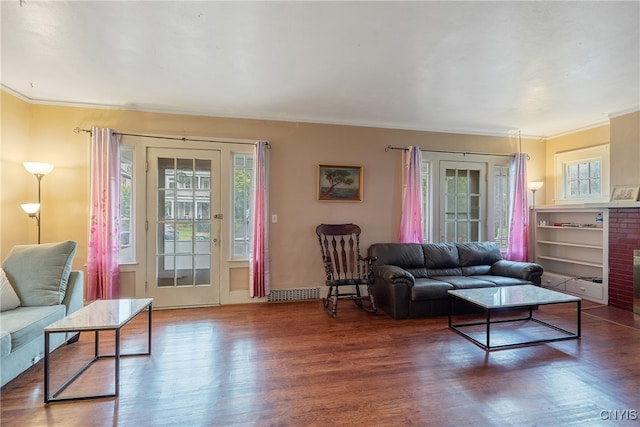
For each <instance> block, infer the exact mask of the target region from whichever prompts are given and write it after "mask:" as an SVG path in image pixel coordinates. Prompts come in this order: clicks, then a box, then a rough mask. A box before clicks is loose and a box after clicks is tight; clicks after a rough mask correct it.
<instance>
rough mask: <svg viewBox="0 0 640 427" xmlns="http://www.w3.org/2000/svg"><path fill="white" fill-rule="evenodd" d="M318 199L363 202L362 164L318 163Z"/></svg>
mask: <svg viewBox="0 0 640 427" xmlns="http://www.w3.org/2000/svg"><path fill="white" fill-rule="evenodd" d="M318 200H320V201H324V202H361V201H362V166H334V165H318Z"/></svg>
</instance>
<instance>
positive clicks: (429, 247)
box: [422, 243, 460, 276]
mask: <svg viewBox="0 0 640 427" xmlns="http://www.w3.org/2000/svg"><path fill="white" fill-rule="evenodd" d="M422 250H423V251H424V265H425V267H427V270H430V269H432V268H435V269H447V268H457V267H459V266H460V264H459V261H458V248H457V247H456V246H455V245H454V244H451V243H426V244H424V245H422ZM429 275H430V276H432V275H433V273H432V272H431V271H429Z"/></svg>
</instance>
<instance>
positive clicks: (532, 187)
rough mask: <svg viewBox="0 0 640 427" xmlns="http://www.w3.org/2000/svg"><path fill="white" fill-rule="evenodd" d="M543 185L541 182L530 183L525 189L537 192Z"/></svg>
mask: <svg viewBox="0 0 640 427" xmlns="http://www.w3.org/2000/svg"><path fill="white" fill-rule="evenodd" d="M543 185H544V182H542V181H532V182H530V183H529V184H528V185H527V187H528V188H529V190H531V191H538V190H539V189H541V188H542V186H543Z"/></svg>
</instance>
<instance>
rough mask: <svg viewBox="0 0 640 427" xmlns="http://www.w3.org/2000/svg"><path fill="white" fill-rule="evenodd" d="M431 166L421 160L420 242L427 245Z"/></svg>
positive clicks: (429, 234)
mask: <svg viewBox="0 0 640 427" xmlns="http://www.w3.org/2000/svg"><path fill="white" fill-rule="evenodd" d="M430 166H431V164H430V163H429V161H428V160H422V241H423V243H429V242H430V241H431V240H430V238H431V227H430V224H429V218H430V217H431V215H430V212H431V203H430V201H429V197H430V195H429V184H430V182H429V181H430V178H429V175H430V173H431V167H430Z"/></svg>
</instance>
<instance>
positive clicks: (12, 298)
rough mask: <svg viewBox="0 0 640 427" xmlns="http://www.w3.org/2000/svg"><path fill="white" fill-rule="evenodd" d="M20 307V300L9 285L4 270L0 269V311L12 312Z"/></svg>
mask: <svg viewBox="0 0 640 427" xmlns="http://www.w3.org/2000/svg"><path fill="white" fill-rule="evenodd" d="M19 305H20V299H19V298H18V295H16V291H14V290H13V286H11V283H9V279H7V275H6V274H5V272H4V270H3V269H2V268H0V306H1V307H0V311H6V310H13V309H14V308H16V307H17V306H19Z"/></svg>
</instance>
